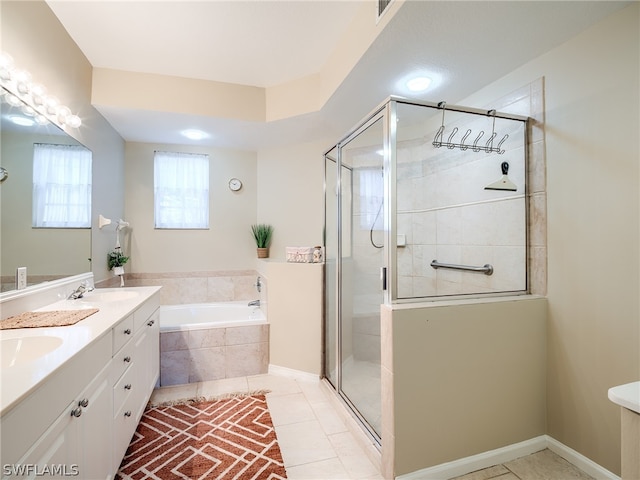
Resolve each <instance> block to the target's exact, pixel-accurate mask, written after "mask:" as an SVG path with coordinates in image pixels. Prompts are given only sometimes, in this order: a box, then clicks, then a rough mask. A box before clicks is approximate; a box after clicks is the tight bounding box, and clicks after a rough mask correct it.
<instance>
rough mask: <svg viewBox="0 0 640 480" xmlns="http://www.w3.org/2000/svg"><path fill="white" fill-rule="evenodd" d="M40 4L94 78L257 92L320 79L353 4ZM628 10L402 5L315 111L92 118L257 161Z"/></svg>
mask: <svg viewBox="0 0 640 480" xmlns="http://www.w3.org/2000/svg"><path fill="white" fill-rule="evenodd" d="M365 1H368V2H371V1H372V0H365ZM47 3H48V4H49V6H50V7H51V9H52V10H53V12H54V14H55V15H56V16H57V17H58V18H59V20H60V21H61V23H62V24H63V26H64V27H65V28H66V30H67V31H68V32H69V34H70V35H71V37H72V38H73V39H74V41H75V42H76V43H77V45H78V46H79V48H80V50H82V52H83V53H84V54H85V56H86V57H87V59H88V60H89V62H90V63H91V64H92V65H93V66H94V67H102V68H109V69H115V70H125V71H133V72H143V73H155V74H162V75H172V76H179V77H186V78H197V79H204V80H214V81H220V82H229V83H236V84H241V85H251V86H258V87H272V86H276V85H281V84H284V83H286V82H289V81H292V80H297V79H300V78H303V77H305V76H308V75H311V74H314V73H318V72H320V71H321V70H322V68H323V66H324V65H325V63H326V61H327V59H328V58H329V56H330V55H331V54H332V53H333V51H334V50H335V49H336V48H340V44H339V41H340V38H341V37H342V35H343V34H344V33H345V32H346V31H347V29H349V27H350V24H351V22H352V21H353V19H354V18H355V16H356V14H357V12H358V10H359V8H360V6H361V5H362V3H361V1H360V2H352V1H340V0H295V1H285V0H280V1H270V0H233V1H221V0H209V1H193V2H192V1H127V2H124V1H107V0H105V1H67V0H48V1H47ZM628 3H630V2H615V1H600V2H586V1H566V2H556V1H533V2H529V1H523V0H520V1H494V2H486V1H468V2H467V1H431V0H407V1H406V2H404V4H403V5H401V8H400V9H399V10H398V12H397V13H396V15H395V16H394V17H393V18H391V20H390V22H389V24H388V25H387V27H386V28H385V29H384V30H383V31H382V32H381V33H380V34H379V35H378V37H377V38H376V40H375V41H374V43H373V44H372V45H371V46H370V48H369V49H368V50H367V51H366V53H365V54H364V55H363V56H362V58H361V59H360V61H359V62H358V63H357V64H356V65H355V67H354V68H353V69H352V70H351V72H350V73H349V74H348V75H347V77H346V78H345V79H344V81H343V82H342V83H341V84H340V86H339V87H338V88H337V90H336V91H335V92H334V93H333V95H332V96H331V98H329V100H328V101H327V103H326V104H325V105H324V106H323V108H322V109H321V110H320V111H318V112H315V113H311V114H306V115H300V116H297V117H295V118H289V119H284V120H278V121H272V122H249V121H240V120H230V119H223V118H214V117H206V116H190V115H185V114H178V113H174V112H150V111H140V110H131V109H125V108H114V107H100V108H99V110H100V112H101V113H102V115H104V116H105V118H106V119H107V120H108V121H109V123H111V125H112V126H113V127H114V128H115V129H116V130H117V131H118V132H119V133H120V135H121V136H122V137H123V138H124V139H125V140H127V141H137V142H150V143H176V144H180V143H181V144H203V145H211V146H218V147H227V148H238V149H249V150H258V149H261V148H268V147H273V146H278V145H281V144H286V143H298V142H305V141H311V140H314V139H318V138H327V137H328V138H335V140H339V138H340V137H341V136H342V135H343V134H345V133H346V132H347V130H348V129H350V128H351V127H353V126H354V125H355V124H356V122H358V121H359V120H360V119H361V118H362V117H363V116H364V115H366V114H367V113H368V112H370V111H371V110H372V109H373V108H374V107H375V106H377V105H378V104H379V103H380V102H382V101H383V100H384V99H385V98H386V97H388V96H389V95H392V94H393V95H401V96H409V94H408V92H406V91H405V90H404V87H403V85H402V80H403V79H406V77H407V76H408V75H410V74H411V73H412V72H416V71H421V72H425V73H427V74H428V75H430V76H431V77H432V78H433V79H434V82H433V84H432V87H431V88H430V89H429V90H428V91H426V92H425V93H423V94H421V95H420V97H418V98H420V99H423V100H430V101H440V100H446V101H447V102H449V103H456V102H457V101H459V100H460V99H462V98H464V97H465V96H468V95H470V94H471V93H473V92H475V91H477V90H479V89H480V88H482V87H484V86H486V85H488V84H489V83H491V82H493V81H495V80H497V79H498V78H500V77H502V76H504V75H505V74H507V73H509V72H510V71H512V70H514V69H515V68H517V67H519V66H521V65H523V64H524V63H526V62H528V61H529V60H531V59H533V58H536V57H538V56H540V55H541V54H543V53H545V52H547V51H549V50H550V49H552V48H554V47H555V46H557V45H559V44H561V43H563V42H565V41H567V40H568V39H570V38H571V37H573V36H575V35H576V34H577V33H579V32H580V31H582V30H584V29H585V28H587V27H589V26H590V25H592V24H593V23H596V22H597V21H599V20H600V19H602V18H604V17H605V16H607V15H609V14H611V13H613V12H614V11H616V10H618V9H620V8H622V7H624V6H625V5H627V4H628ZM371 21H372V22H375V15H372V19H371ZM505 93H508V92H505ZM183 128H200V129H202V130H204V131H207V132H209V133H211V137H210V138H209V139H206V140H203V141H190V140H186V139H185V138H183V137H180V136H179V134H178V133H177V132H178V131H179V130H180V129H183Z"/></svg>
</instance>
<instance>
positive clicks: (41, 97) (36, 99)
mask: <svg viewBox="0 0 640 480" xmlns="http://www.w3.org/2000/svg"><path fill="white" fill-rule="evenodd" d="M46 94H47V89H46V88H44V87H43V86H42V85H40V84H39V83H37V84H34V85H32V86H31V100H33V104H34V106H35V107H41V106H42V105H44V102H45V98H46V97H45V95H46Z"/></svg>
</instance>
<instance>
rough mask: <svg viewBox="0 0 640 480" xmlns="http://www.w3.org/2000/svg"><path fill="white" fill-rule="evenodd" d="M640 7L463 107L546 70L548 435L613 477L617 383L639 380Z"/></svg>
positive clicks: (617, 430)
mask: <svg viewBox="0 0 640 480" xmlns="http://www.w3.org/2000/svg"><path fill="white" fill-rule="evenodd" d="M639 10H640V4H638V3H637V2H635V3H634V4H633V5H631V6H629V7H627V8H625V9H623V10H621V11H619V12H617V13H615V14H614V15H612V16H611V17H609V18H608V19H605V20H604V21H602V22H600V23H598V24H596V25H595V26H593V27H592V28H590V29H588V30H586V31H585V32H583V33H582V34H580V35H578V36H576V37H575V38H573V39H572V40H570V41H569V42H567V43H565V44H563V45H561V46H559V47H558V48H556V49H554V50H552V51H550V52H549V53H547V54H545V55H543V56H541V57H539V58H538V59H536V60H534V61H532V62H529V63H528V64H526V65H524V66H523V67H521V68H519V69H518V70H516V71H514V72H512V73H511V74H509V75H508V76H506V77H504V78H503V79H501V80H499V81H498V82H495V83H494V84H492V85H490V86H489V87H487V88H486V89H484V90H482V91H480V92H478V93H477V94H475V95H473V96H472V97H470V98H468V99H465V100H464V101H461V102H460V103H463V104H470V105H483V104H485V102H487V101H489V100H490V99H492V98H496V97H499V96H501V95H503V94H504V92H505V91H511V90H513V89H514V88H517V87H519V86H521V85H523V84H525V83H529V82H530V81H531V80H532V79H535V78H538V77H541V76H544V78H545V107H546V125H545V131H546V145H547V151H546V158H547V210H548V299H549V325H548V330H547V331H548V339H547V340H548V359H547V361H548V372H547V373H548V377H547V378H548V380H547V381H548V385H547V388H548V396H547V408H548V425H547V433H548V434H549V435H551V436H552V437H554V438H555V439H557V440H558V441H560V442H562V443H564V444H565V445H567V446H569V447H571V448H573V449H575V450H577V451H578V452H580V453H581V454H583V455H585V456H586V457H588V458H590V459H591V460H593V461H595V462H596V463H598V464H600V465H602V466H603V467H605V468H607V469H609V470H611V471H612V472H614V473H617V474H620V425H619V424H620V418H619V411H618V410H619V409H618V408H617V407H616V406H615V405H613V404H612V403H611V402H610V401H609V400H608V399H607V390H608V389H609V388H610V387H612V386H615V385H619V384H623V383H628V382H632V381H636V380H638V379H640V320H639V318H640V311H639V295H638V292H639V291H640V283H639V280H638V278H639V276H638V275H639V274H638V266H639V264H640V261H639V256H638V254H639V248H638V245H639V243H638V232H639V219H640V209H639V197H638V193H639V190H640V189H639V165H640V162H639V158H640V153H639V149H638V147H639V145H640V140H639V138H640V123H639V117H640V115H639V105H640V85H639V78H638V77H639V72H640V12H639Z"/></svg>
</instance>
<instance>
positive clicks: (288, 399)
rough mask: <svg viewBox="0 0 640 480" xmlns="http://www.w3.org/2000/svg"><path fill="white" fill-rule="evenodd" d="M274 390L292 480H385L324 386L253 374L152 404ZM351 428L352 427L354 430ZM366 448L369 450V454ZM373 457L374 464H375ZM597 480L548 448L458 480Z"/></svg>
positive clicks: (161, 393) (174, 391) (159, 396)
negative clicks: (196, 397) (198, 397)
mask: <svg viewBox="0 0 640 480" xmlns="http://www.w3.org/2000/svg"><path fill="white" fill-rule="evenodd" d="M256 390H270V392H271V393H268V394H267V404H268V405H269V411H270V413H271V418H272V420H273V425H274V427H275V429H276V435H277V436H278V443H279V444H280V450H281V451H282V457H283V460H284V464H285V468H286V469H287V476H288V478H289V479H291V480H314V479H318V480H334V479H341V480H382V479H383V477H382V475H381V474H380V473H379V468H378V467H377V466H376V464H375V454H372V453H371V452H372V451H373V446H372V445H370V444H369V445H368V444H367V441H366V439H365V438H364V435H362V436H356V435H354V433H353V430H351V429H350V428H349V422H350V421H351V420H350V419H349V418H348V416H346V415H345V413H344V412H338V409H337V408H336V406H335V399H333V398H331V397H330V395H331V393H330V392H328V391H327V390H326V387H325V386H324V385H322V384H321V383H320V382H314V381H303V380H295V379H292V378H288V377H283V376H276V375H255V376H250V377H238V378H228V379H223V380H214V381H209V382H200V383H191V384H187V385H174V386H169V387H161V388H159V389H156V390H155V391H154V393H153V395H152V397H151V401H152V402H162V401H167V400H176V399H181V398H190V397H194V396H204V397H215V396H220V395H225V394H229V393H237V392H251V391H256ZM352 428H353V426H352ZM367 449H369V450H370V451H369V452H368V453H367ZM372 458H373V460H372ZM490 479H492V480H593V478H592V477H590V476H589V475H587V474H586V473H584V472H582V471H581V470H579V469H578V468H576V467H575V466H573V465H572V464H570V463H569V462H567V461H566V460H564V459H563V458H561V457H559V456H558V455H556V454H555V453H553V452H551V451H550V450H542V451H540V452H537V453H534V454H531V455H528V456H526V457H522V458H518V459H516V460H513V461H510V462H507V463H504V464H502V465H496V466H493V467H490V468H486V469H484V470H479V471H477V472H473V473H469V474H467V475H463V476H461V477H457V478H456V479H455V480H490Z"/></svg>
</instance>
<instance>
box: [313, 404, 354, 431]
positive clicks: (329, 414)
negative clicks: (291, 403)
mask: <svg viewBox="0 0 640 480" xmlns="http://www.w3.org/2000/svg"><path fill="white" fill-rule="evenodd" d="M311 408H312V409H313V413H315V415H316V418H317V419H318V421H319V422H320V425H321V426H322V429H323V430H324V433H326V434H327V435H333V434H335V433H341V432H346V431H348V430H349V429H348V428H347V425H346V424H345V422H344V420H343V418H342V416H341V415H340V414H339V413H338V412H336V410H335V408H334V407H333V406H332V405H331V404H330V403H329V402H324V403H314V404H311Z"/></svg>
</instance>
